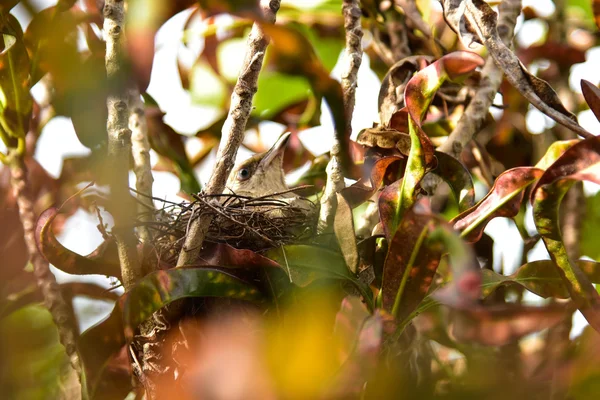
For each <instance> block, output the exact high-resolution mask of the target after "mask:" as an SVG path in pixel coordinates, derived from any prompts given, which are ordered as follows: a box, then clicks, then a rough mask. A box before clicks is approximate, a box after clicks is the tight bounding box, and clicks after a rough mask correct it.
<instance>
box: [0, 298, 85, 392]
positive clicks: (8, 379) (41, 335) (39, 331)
mask: <svg viewBox="0 0 600 400" xmlns="http://www.w3.org/2000/svg"><path fill="white" fill-rule="evenodd" d="M0 337H2V341H0V354H2V357H0V371H2V373H0V387H1V388H2V398H5V399H58V398H66V397H65V395H66V394H67V393H66V392H65V385H66V384H67V380H68V379H70V378H73V377H71V376H68V375H66V374H65V372H66V371H69V370H70V366H69V359H68V357H67V355H66V354H65V349H64V347H63V346H62V345H61V344H60V342H59V339H58V331H57V330H56V326H55V325H54V323H53V322H52V316H51V315H50V313H49V312H48V310H47V309H46V308H45V307H43V306H41V305H32V306H28V307H24V308H22V309H20V310H18V311H15V312H14V313H12V314H10V315H9V316H7V317H5V318H3V319H2V320H0ZM74 379H75V380H77V377H74Z"/></svg>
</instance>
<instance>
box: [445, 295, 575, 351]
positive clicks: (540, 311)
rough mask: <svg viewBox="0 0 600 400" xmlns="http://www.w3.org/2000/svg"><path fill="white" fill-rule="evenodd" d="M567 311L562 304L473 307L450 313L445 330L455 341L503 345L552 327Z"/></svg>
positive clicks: (568, 311)
mask: <svg viewBox="0 0 600 400" xmlns="http://www.w3.org/2000/svg"><path fill="white" fill-rule="evenodd" d="M570 312H572V308H571V307H569V305H567V306H565V305H563V304H551V305H547V306H543V307H529V306H522V305H516V304H502V305H494V306H479V305H477V306H471V307H467V308H459V309H453V310H451V313H450V315H449V318H448V320H449V321H451V323H450V325H449V327H448V328H449V330H450V333H451V336H452V337H454V338H455V339H456V340H457V341H458V342H462V343H478V344H482V345H485V346H503V345H506V344H509V343H512V342H515V341H517V340H518V339H520V338H522V337H523V336H525V335H529V334H531V333H534V332H539V331H541V330H543V329H546V328H550V327H551V326H554V325H556V324H557V323H559V322H560V321H562V320H563V319H564V318H566V317H567V316H568V315H569V313H570Z"/></svg>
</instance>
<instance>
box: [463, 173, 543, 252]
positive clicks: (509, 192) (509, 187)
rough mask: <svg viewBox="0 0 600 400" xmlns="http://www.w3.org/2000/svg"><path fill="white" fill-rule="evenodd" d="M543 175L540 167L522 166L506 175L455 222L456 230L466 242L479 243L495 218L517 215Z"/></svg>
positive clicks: (499, 178) (501, 176) (497, 179)
mask: <svg viewBox="0 0 600 400" xmlns="http://www.w3.org/2000/svg"><path fill="white" fill-rule="evenodd" d="M543 172H544V171H543V170H541V169H539V168H534V167H518V168H513V169H511V170H508V171H506V172H504V173H502V174H501V175H500V176H499V177H498V178H496V181H495V182H494V186H493V187H492V189H491V190H490V192H489V193H488V194H487V195H486V196H485V197H484V198H483V199H482V200H481V201H480V202H479V203H477V204H476V205H475V206H473V207H471V208H470V209H468V210H467V211H465V212H463V213H461V214H460V215H458V216H456V217H455V218H454V219H453V220H452V221H451V224H452V225H453V226H454V229H456V230H458V231H459V232H460V233H461V236H462V237H463V238H464V239H465V240H466V241H468V242H471V243H472V242H476V241H478V240H479V239H480V238H481V235H482V234H483V230H484V229H485V227H486V225H487V224H488V222H490V221H491V220H492V219H494V218H496V217H514V216H515V215H517V213H518V212H519V209H520V206H521V201H522V200H523V195H524V193H523V190H524V189H525V188H526V187H527V186H529V185H531V184H532V183H533V182H535V181H536V180H537V179H538V178H539V177H540V176H542V174H543Z"/></svg>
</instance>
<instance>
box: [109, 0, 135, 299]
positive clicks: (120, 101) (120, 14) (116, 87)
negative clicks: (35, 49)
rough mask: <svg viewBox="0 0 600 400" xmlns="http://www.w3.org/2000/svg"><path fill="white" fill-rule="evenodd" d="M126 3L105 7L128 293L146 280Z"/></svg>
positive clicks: (117, 214) (115, 209)
mask: <svg viewBox="0 0 600 400" xmlns="http://www.w3.org/2000/svg"><path fill="white" fill-rule="evenodd" d="M124 19H125V3H124V1H123V0H106V2H105V4H104V34H105V39H106V59H105V63H106V74H107V78H108V82H109V90H110V92H109V95H108V102H107V105H108V122H107V130H108V158H109V162H108V168H109V171H108V174H109V179H110V188H111V201H112V205H111V210H110V211H111V214H112V215H113V217H114V220H115V226H114V229H113V233H114V236H115V241H116V242H117V248H118V252H119V261H120V264H121V277H122V280H123V286H124V287H125V290H129V289H130V288H131V287H132V286H133V285H134V284H135V283H136V282H137V281H138V280H139V279H140V278H141V277H142V276H143V273H142V268H141V264H140V261H139V260H138V256H137V249H136V246H137V239H136V237H135V234H134V232H133V228H132V226H133V224H132V223H131V222H132V221H133V220H134V218H132V217H133V216H134V215H135V204H134V202H133V200H132V198H131V195H130V194H129V173H128V172H129V155H130V154H131V131H130V130H129V110H128V107H127V102H128V99H127V92H126V90H125V89H124V87H123V85H122V84H120V80H122V79H123V77H124V76H125V73H124V68H123V66H124V65H125V60H124V55H123V24H124Z"/></svg>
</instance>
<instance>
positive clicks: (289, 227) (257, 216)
mask: <svg viewBox="0 0 600 400" xmlns="http://www.w3.org/2000/svg"><path fill="white" fill-rule="evenodd" d="M285 193H288V191H286V192H281V193H274V194H272V195H269V196H262V197H256V198H250V197H246V196H239V195H236V194H221V195H208V194H201V195H194V199H195V201H193V202H191V203H188V202H182V203H179V204H175V203H171V202H167V205H166V206H165V207H164V208H163V209H162V210H159V211H157V212H156V215H155V221H156V222H147V221H140V225H143V226H146V227H148V229H149V230H151V231H153V236H154V240H153V242H154V244H155V247H156V250H157V252H158V255H159V259H160V260H161V261H162V262H164V263H166V264H168V265H172V264H173V263H174V262H175V261H176V260H177V254H178V253H179V251H180V250H181V247H182V245H183V242H184V241H185V239H186V237H187V234H188V227H189V225H190V224H191V223H192V221H194V220H196V219H197V218H210V219H211V224H210V226H209V229H208V232H207V235H206V241H208V242H212V243H227V244H229V245H231V246H233V247H236V248H244V249H250V250H254V251H260V250H265V249H267V248H274V247H278V246H281V245H284V244H289V243H293V242H299V241H303V240H306V239H308V238H310V237H312V236H313V235H314V232H315V229H316V218H317V213H316V206H315V205H314V204H313V203H312V202H310V201H309V200H307V199H302V200H301V201H303V202H305V203H306V205H310V206H311V207H314V210H312V209H310V208H309V209H307V208H306V207H298V206H295V205H294V204H290V203H288V202H287V201H286V199H284V198H281V197H279V196H281V195H282V194H285Z"/></svg>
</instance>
